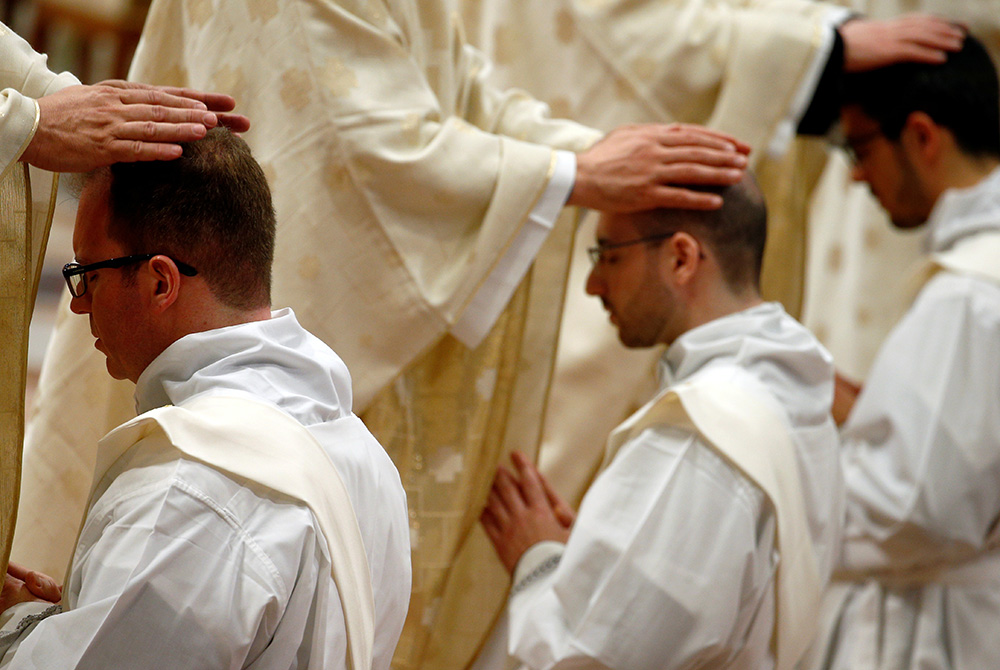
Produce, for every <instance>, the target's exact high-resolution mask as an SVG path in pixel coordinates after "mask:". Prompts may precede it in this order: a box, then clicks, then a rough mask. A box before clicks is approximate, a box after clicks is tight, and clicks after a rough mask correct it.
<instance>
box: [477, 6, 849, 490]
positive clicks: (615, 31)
mask: <svg viewBox="0 0 1000 670" xmlns="http://www.w3.org/2000/svg"><path fill="white" fill-rule="evenodd" d="M831 12H832V10H831V8H830V7H829V6H826V5H821V4H817V3H813V2H794V1H792V2H767V1H760V2H750V3H736V2H723V3H709V2H705V1H704V0H672V1H670V2H657V3H652V2H646V3H622V2H613V1H612V2H584V1H570V0H559V1H558V2H540V1H539V0H510V1H505V2H499V1H494V0H484V1H483V2H478V3H467V4H466V5H465V13H466V24H467V25H468V26H469V34H470V36H471V39H473V40H474V41H476V42H477V44H478V45H479V46H480V47H481V48H483V49H484V50H485V51H486V52H487V53H488V54H490V55H491V57H492V59H493V60H494V62H495V63H496V65H497V74H498V76H499V77H500V78H501V80H502V81H503V83H505V84H510V85H518V86H523V87H525V88H527V89H528V90H529V91H530V92H531V93H532V94H534V95H536V96H538V97H539V98H540V99H543V100H545V101H546V102H548V103H549V104H550V106H551V107H552V110H553V114H555V115H557V116H566V117H568V118H573V119H576V120H578V121H581V122H584V123H587V124H589V125H592V126H595V127H598V128H602V129H605V130H608V129H611V128H614V127H615V126H617V125H620V124H623V123H633V122H645V121H648V122H671V121H684V122H692V123H702V124H706V125H708V126H711V127H715V128H719V129H721V130H724V131H727V132H731V133H734V134H736V135H737V136H739V137H741V138H742V139H744V140H747V141H749V142H750V143H751V145H752V146H753V147H754V152H753V153H752V154H751V159H752V161H753V162H754V168H755V170H756V172H757V176H758V179H759V180H760V182H761V184H762V187H763V188H764V190H765V193H766V196H767V200H768V206H769V210H770V212H769V232H768V234H769V240H768V249H767V253H766V257H765V262H764V276H763V284H764V294H765V296H767V297H768V298H769V299H774V300H778V301H780V302H782V303H783V304H784V305H785V306H786V309H788V311H789V312H790V313H792V314H796V313H797V312H798V310H799V308H800V307H801V291H802V276H803V272H804V270H803V266H804V259H805V237H804V230H805V226H804V221H805V216H806V204H807V199H806V194H807V193H808V191H809V190H810V189H811V187H812V184H813V183H814V181H815V179H816V178H817V177H818V176H819V168H820V167H821V166H822V160H821V159H822V157H823V155H824V154H823V149H822V146H821V144H820V143H819V142H817V141H799V142H795V143H794V144H793V145H792V147H791V150H790V151H788V152H787V153H785V154H784V156H783V157H781V156H777V157H776V156H772V155H771V154H770V152H769V151H768V150H767V147H768V146H769V144H771V143H772V140H774V139H775V137H776V135H787V127H786V126H787V125H788V124H789V123H791V122H790V121H789V117H790V115H791V114H792V113H793V110H794V109H795V108H796V107H797V106H801V105H802V104H803V101H801V100H797V99H796V97H797V95H801V94H802V91H803V87H805V92H806V93H807V94H810V95H811V89H809V86H807V85H806V84H808V83H809V79H810V74H813V75H815V74H816V73H815V72H811V70H810V68H811V67H812V66H814V65H816V64H817V62H816V59H817V58H818V59H819V60H820V62H818V65H819V66H820V67H822V64H823V62H822V58H823V55H824V54H825V52H824V51H823V49H822V47H823V46H824V41H825V40H827V39H832V35H831V34H830V32H831V31H830V28H829V26H828V22H827V21H826V18H827V17H828V15H830V14H831ZM834 14H835V12H834ZM654 28H655V29H654ZM762 80H766V81H767V82H768V85H767V86H762V85H761V81H762ZM804 102H805V104H807V103H808V96H807V99H806V100H805V101H804ZM799 111H801V110H799ZM595 220H596V217H592V218H590V219H589V220H588V221H586V223H585V224H584V226H583V227H581V230H580V232H579V234H578V235H577V242H576V248H575V250H574V255H573V265H572V269H571V274H570V280H569V286H568V291H567V296H566V301H565V309H564V313H563V320H562V327H561V329H560V332H561V333H562V335H561V338H560V342H559V350H558V357H557V362H556V371H555V377H554V385H553V392H552V393H551V394H550V401H549V405H548V408H547V409H546V417H545V419H546V420H545V429H544V433H543V441H544V444H545V448H544V449H542V453H541V455H540V460H539V465H540V466H541V467H542V468H543V470H544V472H545V473H546V474H547V475H548V476H549V477H550V478H551V479H552V480H553V482H554V483H555V484H556V486H557V488H558V489H559V490H560V491H561V492H562V493H563V494H564V495H566V496H567V497H568V498H570V499H571V500H572V501H574V502H578V501H579V500H580V498H581V497H582V495H583V492H584V490H585V488H586V485H587V484H588V483H589V481H590V480H591V479H592V478H593V476H594V473H595V471H596V468H597V465H598V463H599V454H600V452H601V450H602V449H603V440H604V436H606V435H607V434H608V433H609V432H610V431H611V430H612V429H613V428H614V427H615V426H616V425H618V423H620V422H621V421H622V420H623V419H624V418H625V417H627V416H629V415H630V414H631V413H632V412H633V411H635V409H637V408H638V407H639V406H641V405H642V404H643V403H644V401H645V399H646V398H649V397H650V395H651V394H652V393H653V392H654V390H655V388H656V383H655V379H654V371H655V368H656V359H657V357H658V352H657V351H655V350H653V351H629V350H626V349H625V348H624V347H623V346H622V345H621V344H620V342H619V341H618V337H617V333H616V332H615V329H614V328H613V327H612V326H611V325H610V324H609V323H608V321H607V317H606V315H605V313H604V311H603V310H602V309H601V305H600V302H599V301H597V300H594V299H593V298H591V297H589V296H586V295H585V294H584V292H583V290H582V287H583V284H584V282H585V280H586V275H587V273H588V272H589V271H590V266H589V264H588V262H587V257H586V254H585V253H584V249H585V248H586V247H587V246H589V245H591V244H593V225H594V223H595ZM581 417H586V419H585V420H583V419H581ZM581 451H586V452H587V453H589V454H591V456H590V457H588V458H581V457H580V455H579V454H580V453H581Z"/></svg>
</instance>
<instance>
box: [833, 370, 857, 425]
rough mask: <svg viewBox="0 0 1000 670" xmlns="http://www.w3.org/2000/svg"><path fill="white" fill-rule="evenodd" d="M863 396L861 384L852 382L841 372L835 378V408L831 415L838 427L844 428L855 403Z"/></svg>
mask: <svg viewBox="0 0 1000 670" xmlns="http://www.w3.org/2000/svg"><path fill="white" fill-rule="evenodd" d="M859 395H861V384H858V383H857V382H854V381H851V380H850V379H848V378H847V377H845V376H843V375H842V374H840V373H839V372H838V373H836V374H835V375H834V377H833V407H832V408H831V409H830V413H831V414H833V420H834V422H835V423H836V424H837V425H838V426H843V425H844V422H845V421H847V417H848V416H850V414H851V410H852V409H853V408H854V403H855V402H857V400H858V396H859Z"/></svg>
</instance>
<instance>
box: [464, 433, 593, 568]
mask: <svg viewBox="0 0 1000 670" xmlns="http://www.w3.org/2000/svg"><path fill="white" fill-rule="evenodd" d="M511 461H512V462H513V463H514V468H515V470H516V474H515V473H512V472H511V471H510V470H508V469H507V468H505V467H504V466H502V465H500V466H497V474H496V477H495V478H494V480H493V488H491V489H490V494H489V497H488V498H487V501H486V507H485V509H483V513H482V515H481V516H480V517H479V520H480V523H482V524H483V529H484V530H485V531H486V535H487V536H488V537H489V538H490V541H491V542H492V543H493V547H494V549H496V551H497V554H498V555H499V557H500V561H501V562H502V563H503V565H504V567H505V568H506V569H507V572H509V573H511V574H513V572H514V568H515V567H516V566H517V562H518V560H520V558H521V556H522V555H523V554H524V552H525V551H527V550H528V549H529V548H530V547H531V546H532V545H534V544H537V543H538V542H542V541H544V540H555V541H557V542H566V540H567V539H568V538H569V531H570V528H571V527H572V525H573V521H574V520H575V519H576V514H575V513H574V512H573V509H572V508H571V507H570V506H569V504H567V503H566V501H565V500H563V499H562V498H560V497H559V495H558V494H556V492H555V491H554V490H553V489H552V487H551V486H550V485H549V482H548V481H547V480H546V479H545V477H544V476H542V473H540V472H539V471H538V469H537V468H536V467H535V466H534V465H533V464H532V463H531V462H530V461H529V460H528V459H527V458H526V457H525V456H524V454H522V453H521V452H519V451H515V452H514V453H512V454H511Z"/></svg>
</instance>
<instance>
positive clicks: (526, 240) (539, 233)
mask: <svg viewBox="0 0 1000 670" xmlns="http://www.w3.org/2000/svg"><path fill="white" fill-rule="evenodd" d="M555 153H556V159H555V166H554V167H553V170H552V177H551V178H550V179H549V183H548V186H546V187H545V192H544V193H542V197H541V198H540V199H539V200H538V204H536V205H535V208H534V209H533V210H531V212H530V213H529V214H528V221H527V222H526V223H525V225H524V227H523V228H522V229H521V232H519V233H518V235H517V237H516V238H514V241H513V242H512V243H511V245H510V247H509V248H508V249H507V252H506V253H505V254H504V256H503V257H502V258H501V259H500V261H499V262H498V263H497V264H496V266H495V267H494V268H493V271H492V272H490V274H489V276H488V277H487V278H486V281H484V282H483V285H482V286H480V287H479V290H478V291H476V293H475V295H473V296H472V299H471V300H470V301H469V304H468V306H467V307H466V308H465V311H463V312H462V315H461V316H460V317H459V319H458V321H457V322H456V323H455V325H453V326H452V327H451V329H450V332H451V334H452V335H453V336H454V337H455V338H456V339H457V340H458V341H459V342H461V343H462V344H464V345H465V346H467V347H469V348H470V349H471V348H473V347H475V346H476V345H478V344H479V343H480V342H482V341H483V338H484V337H486V333H488V332H489V331H490V328H492V327H493V324H494V323H496V320H497V318H498V317H499V316H500V313H501V312H503V310H504V308H505V307H506V306H507V303H508V302H509V301H510V297H511V296H512V295H514V291H515V290H517V286H518V284H520V283H521V280H522V279H524V275H526V274H527V273H528V269H529V268H530V267H531V264H532V262H534V260H535V256H536V255H537V254H538V250H539V249H541V248H542V244H544V243H545V240H546V238H548V236H549V232H550V231H551V230H552V226H553V225H555V222H556V218H558V216H559V212H560V211H561V210H562V208H563V205H565V204H566V200H567V198H569V194H570V192H572V190H573V183H574V182H575V181H576V154H574V153H573V152H572V151H556V152H555Z"/></svg>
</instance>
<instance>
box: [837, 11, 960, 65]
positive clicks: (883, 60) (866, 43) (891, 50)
mask: <svg viewBox="0 0 1000 670" xmlns="http://www.w3.org/2000/svg"><path fill="white" fill-rule="evenodd" d="M837 30H838V31H839V32H840V36H841V37H842V38H843V39H844V71H845V72H863V71H865V70H874V69H876V68H880V67H885V66H887V65H893V64H895V63H905V62H916V63H930V64H934V63H943V62H945V60H946V59H947V57H948V52H950V51H958V50H960V49H961V48H962V41H963V40H964V39H965V30H964V29H963V28H962V27H961V26H959V25H956V24H954V23H952V22H950V21H947V20H945V19H943V18H940V17H937V16H931V15H929V14H909V15H906V16H902V17H899V18H896V19H891V20H887V21H874V20H869V19H852V20H850V21H847V22H846V23H844V24H843V25H841V26H840V27H839V28H838V29H837Z"/></svg>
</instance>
